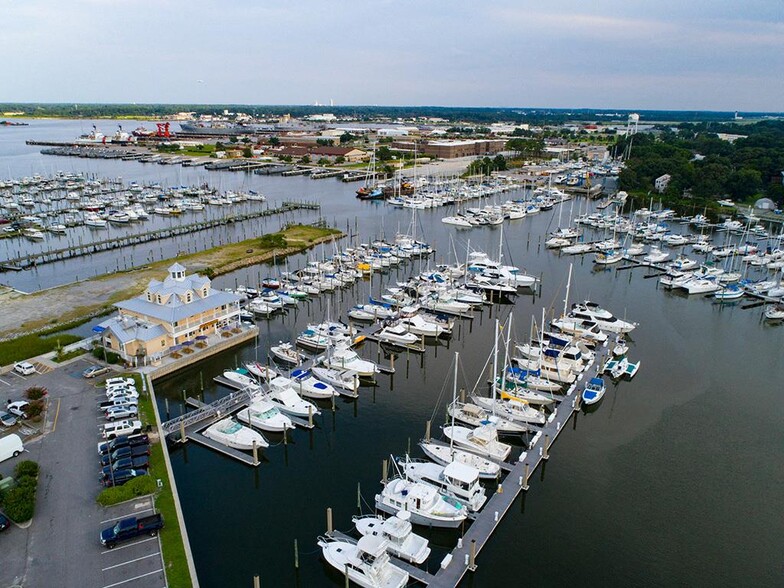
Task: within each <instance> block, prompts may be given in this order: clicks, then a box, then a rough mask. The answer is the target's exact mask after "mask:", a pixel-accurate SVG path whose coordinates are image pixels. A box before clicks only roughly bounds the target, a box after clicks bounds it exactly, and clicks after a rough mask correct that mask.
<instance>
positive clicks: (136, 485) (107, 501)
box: [97, 476, 158, 506]
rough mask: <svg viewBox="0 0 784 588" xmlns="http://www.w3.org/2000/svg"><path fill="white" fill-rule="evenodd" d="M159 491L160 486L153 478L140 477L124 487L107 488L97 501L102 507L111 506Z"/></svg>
mask: <svg viewBox="0 0 784 588" xmlns="http://www.w3.org/2000/svg"><path fill="white" fill-rule="evenodd" d="M157 489H158V484H157V482H156V481H155V480H154V479H153V477H152V476H139V477H138V478H134V479H133V480H130V481H129V482H126V483H125V484H123V485H122V486H115V487H112V488H106V489H105V490H104V491H103V492H101V493H100V494H99V495H98V498H97V500H98V504H100V505H102V506H111V505H112V504H118V503H120V502H125V501H126V500H131V499H132V498H138V497H139V496H146V495H148V494H152V493H153V492H155V491H156V490H157Z"/></svg>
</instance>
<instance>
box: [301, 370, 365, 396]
mask: <svg viewBox="0 0 784 588" xmlns="http://www.w3.org/2000/svg"><path fill="white" fill-rule="evenodd" d="M310 371H312V372H313V375H314V376H315V377H317V378H318V379H319V380H322V381H324V382H327V383H328V384H332V385H333V386H334V387H335V389H336V390H337V392H338V393H339V394H340V395H341V396H349V397H351V398H356V397H357V396H358V394H357V391H358V390H359V375H358V374H357V373H356V372H353V371H351V370H339V369H332V368H327V367H323V366H313V367H312V368H311V370H310Z"/></svg>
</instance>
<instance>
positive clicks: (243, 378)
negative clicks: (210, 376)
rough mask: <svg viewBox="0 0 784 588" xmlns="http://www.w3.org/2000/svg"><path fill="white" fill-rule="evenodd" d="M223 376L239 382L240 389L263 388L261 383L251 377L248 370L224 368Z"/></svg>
mask: <svg viewBox="0 0 784 588" xmlns="http://www.w3.org/2000/svg"><path fill="white" fill-rule="evenodd" d="M243 372H244V373H243ZM223 377H224V378H226V379H227V380H230V381H231V382H234V383H235V384H237V386H238V387H239V388H240V389H243V390H250V391H252V392H258V391H259V390H261V386H259V383H258V382H257V381H256V380H254V379H253V378H251V377H250V376H249V375H248V372H247V371H246V370H241V371H240V370H224V371H223Z"/></svg>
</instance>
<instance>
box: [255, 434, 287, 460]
mask: <svg viewBox="0 0 784 588" xmlns="http://www.w3.org/2000/svg"><path fill="white" fill-rule="evenodd" d="M283 434H284V435H285V434H286V432H285V431H284V432H283ZM253 465H259V448H258V445H257V444H256V440H255V439H254V440H253Z"/></svg>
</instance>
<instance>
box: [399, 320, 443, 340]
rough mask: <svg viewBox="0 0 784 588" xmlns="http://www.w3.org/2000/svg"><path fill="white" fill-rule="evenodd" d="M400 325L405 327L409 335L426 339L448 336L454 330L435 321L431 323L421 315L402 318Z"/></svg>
mask: <svg viewBox="0 0 784 588" xmlns="http://www.w3.org/2000/svg"><path fill="white" fill-rule="evenodd" d="M398 325H400V326H402V327H404V328H405V329H406V331H408V332H409V333H413V334H414V335H424V336H425V337H440V336H441V335H448V334H450V333H451V332H452V329H451V328H450V327H448V326H444V325H442V324H439V323H437V322H434V321H429V320H427V319H425V318H423V317H422V315H420V314H415V315H413V316H407V317H402V318H401V319H400V321H399V322H398Z"/></svg>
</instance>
